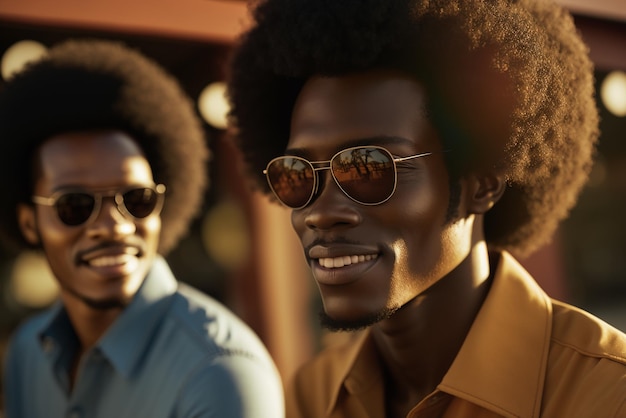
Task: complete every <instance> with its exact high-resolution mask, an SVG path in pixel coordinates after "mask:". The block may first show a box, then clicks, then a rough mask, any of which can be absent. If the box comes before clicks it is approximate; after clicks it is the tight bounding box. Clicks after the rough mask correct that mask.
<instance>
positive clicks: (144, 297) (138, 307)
mask: <svg viewBox="0 0 626 418" xmlns="http://www.w3.org/2000/svg"><path fill="white" fill-rule="evenodd" d="M176 288H177V282H176V279H175V278H174V275H173V274H172V271H171V270H170V268H169V266H168V265H167V263H166V262H165V260H164V259H163V258H162V257H161V256H157V257H156V259H155V261H154V263H153V266H152V268H151V269H150V272H149V273H148V275H147V276H146V279H145V280H144V282H143V283H142V285H141V287H140V288H139V290H138V291H137V294H135V297H134V298H133V300H132V302H131V303H130V304H129V305H128V306H127V307H126V309H124V312H123V313H122V314H121V315H120V316H119V317H118V318H117V319H116V320H115V322H114V323H113V325H111V328H109V329H108V330H107V332H106V333H105V334H104V335H103V336H102V338H101V339H100V341H99V342H98V344H97V348H98V349H99V350H100V351H101V353H102V354H103V355H104V356H105V357H106V358H108V360H109V361H110V362H111V364H112V365H113V367H114V368H115V369H116V371H117V372H118V373H120V374H122V375H123V376H124V377H129V376H130V375H131V373H132V372H133V370H134V368H135V366H136V365H137V363H138V362H139V361H140V360H141V358H142V357H143V355H144V354H145V351H146V350H147V349H148V346H149V343H150V340H151V337H152V335H153V333H154V332H155V331H156V329H157V327H158V326H159V324H160V323H161V319H162V318H163V316H164V315H165V313H166V312H167V310H168V308H169V305H170V303H171V298H170V297H169V296H171V295H173V294H174V293H175V292H176Z"/></svg>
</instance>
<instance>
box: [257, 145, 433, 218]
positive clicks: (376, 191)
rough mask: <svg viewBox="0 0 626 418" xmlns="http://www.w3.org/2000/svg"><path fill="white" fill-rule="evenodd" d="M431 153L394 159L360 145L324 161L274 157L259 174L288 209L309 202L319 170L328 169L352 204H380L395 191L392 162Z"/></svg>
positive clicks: (312, 195)
mask: <svg viewBox="0 0 626 418" xmlns="http://www.w3.org/2000/svg"><path fill="white" fill-rule="evenodd" d="M431 154H432V152H424V153H421V154H415V155H409V156H408V157H399V158H395V157H394V156H393V155H391V153H390V152H389V151H388V150H387V149H385V148H383V147H379V146H360V147H352V148H347V149H344V150H343V151H339V152H338V153H336V154H335V155H333V157H332V158H331V159H330V160H328V161H309V160H306V159H304V158H302V157H296V156H291V155H287V156H282V157H277V158H274V159H273V160H271V161H270V162H269V163H268V164H267V168H266V169H265V170H263V174H265V175H266V177H267V182H268V183H269V185H270V188H271V189H272V192H274V194H275V195H276V197H277V198H278V200H279V201H280V202H281V203H282V204H284V205H285V206H287V207H289V208H291V209H302V208H304V207H305V206H306V205H308V204H309V202H311V200H312V199H313V197H314V196H315V194H316V192H317V188H318V185H319V176H318V174H317V172H318V171H320V170H330V173H331V174H332V177H333V179H334V180H335V183H337V186H339V188H340V189H341V191H342V192H343V193H344V194H345V195H346V196H348V197H349V198H350V199H352V200H353V201H355V202H357V203H360V204H362V205H380V204H381V203H384V202H386V201H387V200H389V199H390V198H391V196H393V193H394V192H395V191H396V185H397V182H398V171H397V168H396V163H398V162H401V161H406V160H411V159H413V158H419V157H426V156H428V155H431Z"/></svg>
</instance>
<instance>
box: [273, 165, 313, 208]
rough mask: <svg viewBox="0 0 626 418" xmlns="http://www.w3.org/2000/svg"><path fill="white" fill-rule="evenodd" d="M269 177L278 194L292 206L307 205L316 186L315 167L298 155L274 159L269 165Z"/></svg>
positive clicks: (284, 201)
mask: <svg viewBox="0 0 626 418" xmlns="http://www.w3.org/2000/svg"><path fill="white" fill-rule="evenodd" d="M268 178H269V180H270V184H271V186H272V189H273V190H274V193H275V194H276V196H278V198H279V199H280V200H281V201H282V202H283V203H284V204H285V205H287V206H289V207H292V208H299V207H302V206H304V205H306V204H307V202H308V201H309V199H310V198H311V195H312V194H313V189H314V187H315V174H314V172H313V168H312V167H311V165H310V164H309V163H308V162H307V161H306V160H304V159H302V158H298V157H286V158H281V159H278V160H276V161H274V162H273V163H272V164H270V166H269V167H268Z"/></svg>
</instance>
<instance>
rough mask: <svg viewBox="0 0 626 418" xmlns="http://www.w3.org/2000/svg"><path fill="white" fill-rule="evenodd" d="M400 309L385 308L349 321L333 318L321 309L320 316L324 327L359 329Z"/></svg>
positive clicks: (347, 329)
mask: <svg viewBox="0 0 626 418" xmlns="http://www.w3.org/2000/svg"><path fill="white" fill-rule="evenodd" d="M398 309H399V307H398V308H384V309H381V310H380V311H378V312H376V313H374V314H371V315H367V316H363V317H361V318H359V319H355V320H347V321H344V320H341V319H334V318H331V317H330V316H328V314H327V313H326V312H324V311H323V310H321V311H320V312H319V318H320V324H321V325H322V327H323V328H326V329H328V330H330V331H359V330H362V329H365V328H367V327H369V326H370V325H374V324H376V323H377V322H380V321H382V320H383V319H389V318H391V317H392V316H393V314H394V313H396V311H397V310H398Z"/></svg>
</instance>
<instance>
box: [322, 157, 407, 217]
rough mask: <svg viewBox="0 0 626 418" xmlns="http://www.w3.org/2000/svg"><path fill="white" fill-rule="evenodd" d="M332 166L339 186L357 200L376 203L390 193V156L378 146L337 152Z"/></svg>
mask: <svg viewBox="0 0 626 418" xmlns="http://www.w3.org/2000/svg"><path fill="white" fill-rule="evenodd" d="M331 169H332V172H333V176H334V177H335V179H336V180H337V183H338V184H339V186H341V188H342V190H343V191H344V192H345V193H346V194H347V195H348V196H350V197H351V198H352V199H354V200H356V201H357V202H359V203H363V204H370V205H375V204H378V203H382V202H384V201H385V200H387V199H389V197H390V196H391V195H392V194H393V191H394V189H395V185H396V173H395V168H394V163H393V157H392V156H391V155H390V154H389V152H387V151H386V150H384V149H381V148H368V147H360V148H352V149H348V150H345V151H343V152H340V153H339V154H337V155H336V156H335V157H334V158H333V160H332V162H331Z"/></svg>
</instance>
